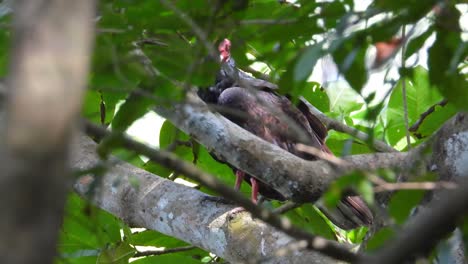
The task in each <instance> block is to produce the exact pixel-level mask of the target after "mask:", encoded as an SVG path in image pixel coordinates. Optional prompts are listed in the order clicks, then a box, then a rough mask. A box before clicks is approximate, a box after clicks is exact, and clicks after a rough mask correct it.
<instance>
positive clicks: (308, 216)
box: [285, 204, 335, 240]
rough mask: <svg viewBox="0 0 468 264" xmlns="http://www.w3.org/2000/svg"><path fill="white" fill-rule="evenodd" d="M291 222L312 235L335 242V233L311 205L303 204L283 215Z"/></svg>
mask: <svg viewBox="0 0 468 264" xmlns="http://www.w3.org/2000/svg"><path fill="white" fill-rule="evenodd" d="M285 215H286V216H287V217H288V219H289V220H291V222H292V223H293V224H294V225H295V226H297V227H299V228H301V229H303V230H307V231H309V232H311V233H312V234H314V235H318V236H322V237H324V238H327V239H331V240H335V233H334V232H333V230H332V229H331V227H330V226H329V225H328V223H327V222H326V220H325V219H324V218H323V217H322V215H321V214H320V213H319V212H318V209H317V208H316V207H315V206H313V205H312V204H304V205H302V206H301V207H299V208H296V209H294V210H291V211H289V212H287V213H286V214H285Z"/></svg>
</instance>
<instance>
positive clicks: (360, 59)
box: [332, 38, 367, 93]
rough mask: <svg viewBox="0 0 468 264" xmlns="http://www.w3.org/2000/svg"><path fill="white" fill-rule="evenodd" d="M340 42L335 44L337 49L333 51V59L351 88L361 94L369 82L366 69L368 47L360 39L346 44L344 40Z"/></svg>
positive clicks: (348, 41)
mask: <svg viewBox="0 0 468 264" xmlns="http://www.w3.org/2000/svg"><path fill="white" fill-rule="evenodd" d="M339 41H340V42H338V41H336V43H335V45H337V47H336V48H334V50H333V53H332V55H333V58H334V60H335V62H336V64H337V66H338V69H339V70H340V72H341V73H342V74H343V75H344V77H345V78H346V80H347V81H348V83H349V84H350V85H351V87H352V88H353V89H354V90H355V91H356V92H358V93H360V92H361V89H362V88H363V87H364V83H365V82H366V81H367V70H366V67H365V55H366V51H367V45H365V44H364V43H363V42H362V41H361V40H359V39H358V38H354V39H348V40H347V41H346V42H344V43H343V42H341V41H342V40H339ZM332 45H333V44H332Z"/></svg>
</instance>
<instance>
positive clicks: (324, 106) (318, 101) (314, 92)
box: [300, 82, 330, 112]
mask: <svg viewBox="0 0 468 264" xmlns="http://www.w3.org/2000/svg"><path fill="white" fill-rule="evenodd" d="M308 84H309V85H308V86H307V87H306V89H303V90H302V92H301V93H300V95H301V96H302V97H304V98H305V99H306V100H307V101H308V102H309V103H311V104H312V105H313V106H315V107H316V108H317V109H318V110H320V111H321V112H328V111H330V99H328V95H327V93H326V92H325V90H324V89H323V88H322V87H321V86H320V84H319V83H316V82H310V83H308ZM310 85H311V86H312V87H310Z"/></svg>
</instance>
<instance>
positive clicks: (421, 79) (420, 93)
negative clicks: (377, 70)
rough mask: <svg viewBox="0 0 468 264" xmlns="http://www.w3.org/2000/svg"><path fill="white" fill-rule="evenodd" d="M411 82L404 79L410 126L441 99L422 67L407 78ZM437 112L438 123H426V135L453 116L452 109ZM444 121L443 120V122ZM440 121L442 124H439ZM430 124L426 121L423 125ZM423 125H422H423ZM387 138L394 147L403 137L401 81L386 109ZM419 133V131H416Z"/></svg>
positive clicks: (441, 109)
mask: <svg viewBox="0 0 468 264" xmlns="http://www.w3.org/2000/svg"><path fill="white" fill-rule="evenodd" d="M408 77H409V78H407V79H410V80H411V81H408V80H407V79H406V100H407V105H408V123H409V125H410V126H412V125H413V124H414V123H415V122H417V121H418V120H419V118H420V116H421V114H422V113H424V112H426V111H427V110H428V109H429V108H430V107H431V106H433V105H435V104H436V103H438V102H440V101H441V100H442V99H443V98H442V96H441V95H440V93H439V92H438V91H437V90H436V89H434V88H433V87H431V85H430V83H429V75H428V72H427V71H426V70H425V69H424V68H422V67H416V68H415V69H414V70H412V72H411V75H409V76H408ZM437 110H438V111H441V112H443V113H439V114H438V118H440V119H439V120H437V119H435V120H434V121H439V122H437V123H428V124H427V125H425V129H426V131H427V132H426V133H428V132H429V134H426V135H424V136H428V135H430V133H433V132H434V131H435V130H436V129H438V128H439V127H440V126H441V125H442V124H443V121H445V120H447V119H448V118H450V117H451V116H452V115H453V114H454V111H453V108H451V107H447V108H445V107H444V108H439V109H437ZM444 119H445V120H444ZM441 121H442V122H441ZM426 122H430V121H429V119H426V120H425V121H424V123H426ZM424 123H423V124H424ZM387 124H388V125H387V131H388V132H387V138H388V141H389V142H390V144H391V145H395V144H396V143H397V142H398V141H400V140H401V139H402V138H403V137H405V130H406V129H405V121H404V109H403V94H402V83H401V81H400V82H399V83H398V84H397V86H396V87H395V88H394V90H393V92H392V95H391V97H390V101H389V103H388V109H387ZM418 132H419V131H418Z"/></svg>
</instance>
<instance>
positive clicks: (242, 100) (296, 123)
mask: <svg viewBox="0 0 468 264" xmlns="http://www.w3.org/2000/svg"><path fill="white" fill-rule="evenodd" d="M230 48H231V43H230V41H229V40H227V39H225V40H224V41H222V42H221V44H220V45H219V47H218V49H219V52H220V59H221V70H220V71H219V72H218V74H217V75H216V81H215V85H214V86H211V87H209V88H207V89H200V90H199V91H198V95H199V96H200V98H201V99H202V100H203V101H205V102H206V103H208V104H211V105H214V106H216V109H218V110H219V112H220V113H221V114H222V115H223V116H225V117H226V118H227V119H229V120H231V121H232V122H234V123H236V124H237V125H239V126H241V127H242V128H244V129H246V130H247V131H249V132H251V133H253V134H255V135H256V136H258V137H260V138H262V139H264V140H266V141H268V142H270V143H272V144H275V145H277V146H279V147H281V148H282V149H285V150H287V151H289V152H290V153H292V154H294V155H296V156H298V157H301V158H303V159H306V160H315V159H317V158H316V157H315V156H313V155H311V154H309V153H305V152H301V151H299V150H298V149H297V147H296V146H297V144H299V143H301V144H305V145H308V146H312V147H315V148H317V149H320V150H322V151H323V152H325V153H328V154H330V155H333V154H332V153H331V151H330V150H329V149H328V147H327V146H326V145H325V137H326V136H327V129H326V127H325V126H324V125H323V124H322V123H321V122H320V121H319V120H318V119H317V117H315V116H314V115H313V114H312V113H311V112H310V111H309V108H308V106H307V105H306V104H305V103H304V102H303V101H300V102H299V104H298V106H297V107H296V106H294V105H293V104H292V102H291V101H290V100H289V99H288V98H287V97H285V96H282V95H279V94H277V93H275V91H274V90H275V89H277V86H276V85H275V84H272V83H270V82H268V81H265V80H261V79H256V78H254V77H251V76H249V75H248V74H246V73H245V72H243V71H241V70H239V69H237V68H236V66H235V62H234V60H233V59H232V58H231V55H230ZM215 158H216V157H215ZM217 160H218V159H217ZM221 162H222V161H221ZM233 170H234V171H235V174H236V184H235V188H236V189H237V190H238V189H239V188H240V185H241V183H242V181H243V180H245V181H246V182H247V183H249V184H250V185H251V186H252V201H253V202H255V203H256V202H257V194H258V193H260V194H261V195H262V196H264V197H265V198H267V199H275V200H280V201H284V200H285V197H284V196H283V195H282V194H280V193H279V192H278V191H276V190H275V189H273V188H272V187H271V186H269V185H268V183H265V182H262V181H260V180H258V179H256V178H254V177H253V176H251V175H249V174H246V173H244V172H243V171H241V170H238V169H236V168H233ZM337 207H338V208H337V210H327V209H326V208H324V207H322V208H320V209H321V210H322V211H323V212H324V214H325V215H327V216H328V217H329V218H330V220H331V221H332V222H334V223H335V224H336V225H338V226H339V227H341V228H343V229H352V228H356V227H358V226H362V225H369V224H371V223H372V220H373V216H372V213H371V211H370V210H369V208H368V207H367V205H366V204H365V203H364V202H363V201H362V199H361V198H360V197H358V196H345V197H343V199H342V200H341V201H340V202H339V204H338V206H337Z"/></svg>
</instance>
